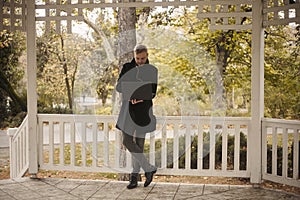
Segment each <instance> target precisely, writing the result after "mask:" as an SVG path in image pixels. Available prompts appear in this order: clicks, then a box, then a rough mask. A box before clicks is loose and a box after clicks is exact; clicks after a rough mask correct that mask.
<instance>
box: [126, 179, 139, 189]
mask: <svg viewBox="0 0 300 200" xmlns="http://www.w3.org/2000/svg"><path fill="white" fill-rule="evenodd" d="M137 186H138V182H137V177H134V176H131V178H130V182H129V185H127V189H133V188H136V187H137Z"/></svg>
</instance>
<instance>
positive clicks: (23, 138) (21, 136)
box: [7, 116, 29, 179]
mask: <svg viewBox="0 0 300 200" xmlns="http://www.w3.org/2000/svg"><path fill="white" fill-rule="evenodd" d="M7 135H8V136H9V147H10V178H12V179H14V178H21V177H22V176H23V175H24V174H25V173H26V171H27V170H28V167H29V160H28V148H29V147H28V116H26V117H25V119H24V120H23V122H22V124H21V125H20V126H19V127H18V128H9V129H8V130H7Z"/></svg>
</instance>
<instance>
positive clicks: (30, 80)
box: [26, 0, 38, 176]
mask: <svg viewBox="0 0 300 200" xmlns="http://www.w3.org/2000/svg"><path fill="white" fill-rule="evenodd" d="M26 3H27V20H26V33H27V111H28V130H27V131H28V133H29V134H28V135H29V138H28V140H29V141H28V142H29V152H28V155H29V171H28V172H29V174H31V175H32V176H35V174H37V172H38V160H37V155H38V154H37V144H38V143H37V93H36V41H35V39H36V27H35V1H34V0H28V1H27V2H26Z"/></svg>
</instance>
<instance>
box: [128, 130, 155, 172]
mask: <svg viewBox="0 0 300 200" xmlns="http://www.w3.org/2000/svg"><path fill="white" fill-rule="evenodd" d="M145 135H146V134H144V135H143V134H139V137H135V136H132V135H128V134H126V133H124V132H123V144H124V146H125V147H126V148H127V149H128V151H129V152H130V153H131V156H132V167H133V169H132V174H138V173H139V172H140V168H141V167H142V168H143V170H144V171H145V172H151V171H153V170H154V169H155V167H154V166H152V165H151V164H150V163H149V162H148V160H147V158H146V157H145V155H144V144H145Z"/></svg>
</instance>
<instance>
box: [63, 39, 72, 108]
mask: <svg viewBox="0 0 300 200" xmlns="http://www.w3.org/2000/svg"><path fill="white" fill-rule="evenodd" d="M60 40H61V49H62V58H61V59H60V61H61V62H62V67H63V69H64V75H65V83H66V88H67V94H68V103H69V108H70V110H71V111H72V113H73V93H72V87H71V84H70V80H69V76H68V73H69V72H68V64H67V59H66V56H65V45H64V39H63V36H62V35H60Z"/></svg>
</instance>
